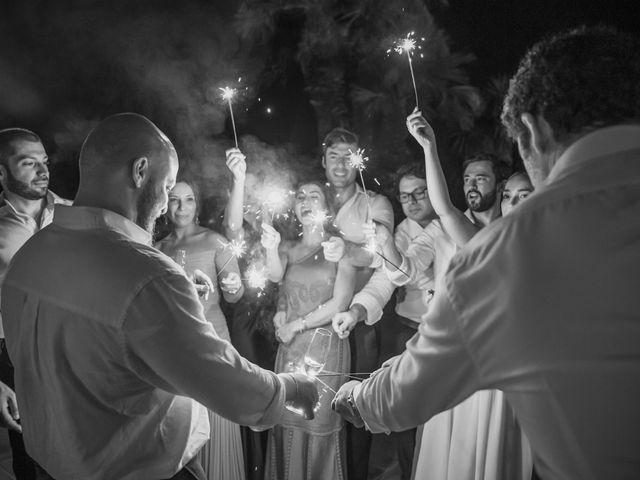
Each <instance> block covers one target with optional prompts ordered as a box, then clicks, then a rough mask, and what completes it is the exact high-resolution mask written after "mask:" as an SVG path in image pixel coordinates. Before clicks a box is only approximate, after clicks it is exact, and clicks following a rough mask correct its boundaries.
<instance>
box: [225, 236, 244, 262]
mask: <svg viewBox="0 0 640 480" xmlns="http://www.w3.org/2000/svg"><path fill="white" fill-rule="evenodd" d="M225 247H226V248H228V249H229V251H230V252H231V255H233V256H234V257H236V258H242V256H243V255H244V254H245V253H246V252H247V244H246V243H245V241H244V240H241V241H237V240H231V241H230V242H229V243H227V244H226V245H225Z"/></svg>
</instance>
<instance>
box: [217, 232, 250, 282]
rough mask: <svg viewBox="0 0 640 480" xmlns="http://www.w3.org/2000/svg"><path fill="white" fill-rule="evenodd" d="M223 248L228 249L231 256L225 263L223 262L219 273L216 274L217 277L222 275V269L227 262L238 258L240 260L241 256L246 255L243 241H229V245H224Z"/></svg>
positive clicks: (245, 245) (245, 246)
mask: <svg viewBox="0 0 640 480" xmlns="http://www.w3.org/2000/svg"><path fill="white" fill-rule="evenodd" d="M224 248H225V249H228V250H229V252H230V253H231V256H230V257H229V258H228V259H227V261H226V262H224V265H222V267H221V268H220V271H219V272H218V277H219V276H220V275H222V273H223V272H224V268H225V267H226V266H227V265H229V262H230V261H231V260H233V259H234V258H235V259H238V258H242V256H243V255H244V254H245V253H247V244H246V243H245V241H244V240H241V241H237V240H231V241H230V242H229V243H226V244H224Z"/></svg>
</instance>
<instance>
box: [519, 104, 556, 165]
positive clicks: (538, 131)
mask: <svg viewBox="0 0 640 480" xmlns="http://www.w3.org/2000/svg"><path fill="white" fill-rule="evenodd" d="M520 120H522V123H523V124H524V126H525V128H526V129H527V136H528V140H529V145H528V147H529V149H531V150H532V151H534V152H536V154H538V155H542V154H544V153H546V152H548V150H549V147H550V146H551V145H552V144H553V142H554V139H553V130H552V129H551V125H549V123H548V122H547V121H546V120H545V119H544V118H543V117H542V116H540V115H538V116H536V117H534V116H533V115H531V114H530V113H523V114H522V115H521V116H520Z"/></svg>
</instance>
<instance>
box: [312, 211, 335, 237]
mask: <svg viewBox="0 0 640 480" xmlns="http://www.w3.org/2000/svg"><path fill="white" fill-rule="evenodd" d="M330 218H331V217H330V215H329V213H328V212H327V211H326V210H318V211H317V212H316V213H312V214H311V221H312V222H313V228H314V229H316V228H319V229H320V233H321V234H322V236H323V237H324V233H325V232H324V224H325V222H327V221H328V220H329V219H330Z"/></svg>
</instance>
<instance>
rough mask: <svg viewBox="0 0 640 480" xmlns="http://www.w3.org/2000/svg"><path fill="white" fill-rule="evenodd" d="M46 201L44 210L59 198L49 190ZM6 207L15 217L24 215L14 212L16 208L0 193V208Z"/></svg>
mask: <svg viewBox="0 0 640 480" xmlns="http://www.w3.org/2000/svg"><path fill="white" fill-rule="evenodd" d="M45 198H46V199H47V203H46V204H45V208H49V207H52V206H53V205H54V204H55V203H57V200H58V199H59V198H60V197H58V196H57V195H56V194H55V193H53V192H52V191H51V190H47V196H46V197H45ZM4 206H7V207H9V208H10V209H11V211H12V212H13V213H14V214H15V215H18V216H19V215H24V213H22V212H19V211H18V210H16V207H14V206H13V204H12V203H11V202H10V201H9V200H7V197H6V196H5V194H4V192H0V207H4Z"/></svg>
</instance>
